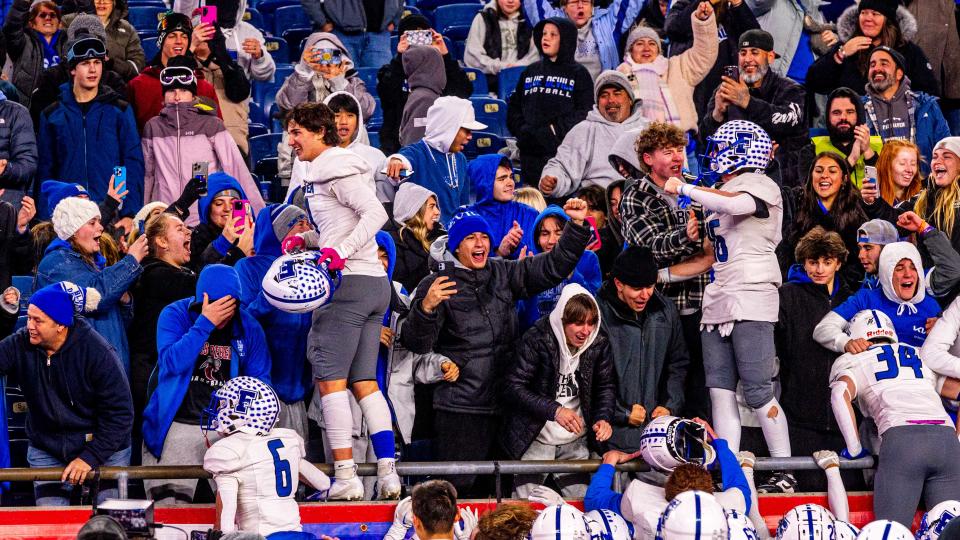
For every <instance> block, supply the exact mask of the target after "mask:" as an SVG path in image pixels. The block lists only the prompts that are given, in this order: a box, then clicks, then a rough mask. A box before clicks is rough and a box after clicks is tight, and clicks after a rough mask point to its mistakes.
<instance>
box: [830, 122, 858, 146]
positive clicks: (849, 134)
mask: <svg viewBox="0 0 960 540" xmlns="http://www.w3.org/2000/svg"><path fill="white" fill-rule="evenodd" d="M844 127H846V129H845V130H841V129H840V127H839V126H835V125H833V124H829V123H828V124H827V133H829V134H830V140H833V141H837V142H841V143H844V144H847V143H852V142H853V139H854V133H853V126H851V125H849V124H844Z"/></svg>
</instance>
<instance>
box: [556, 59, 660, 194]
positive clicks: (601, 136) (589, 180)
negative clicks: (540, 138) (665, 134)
mask: <svg viewBox="0 0 960 540" xmlns="http://www.w3.org/2000/svg"><path fill="white" fill-rule="evenodd" d="M611 85H615V86H619V87H620V88H623V89H624V90H626V92H627V94H628V95H629V96H630V102H631V105H630V107H631V108H632V110H631V112H630V115H629V116H627V118H626V119H625V120H624V121H623V122H611V121H610V120H607V119H606V118H605V117H604V116H603V114H601V113H600V109H599V106H597V105H595V106H594V107H593V109H591V110H590V112H589V113H588V114H587V118H586V119H585V120H584V121H583V122H580V123H579V124H577V125H576V126H574V127H573V129H571V130H570V132H569V133H567V136H566V137H564V138H563V144H561V145H560V147H559V148H557V153H556V155H555V156H553V157H552V158H550V161H548V162H547V165H546V167H544V168H543V173H542V176H553V177H554V178H556V179H557V187H556V188H555V189H554V192H553V196H554V197H565V196H568V195H573V194H574V193H576V192H577V191H578V190H579V189H580V187H581V186H594V185H597V186H600V187H602V188H604V189H606V187H607V186H608V185H610V182H613V181H614V180H616V179H617V178H621V176H620V173H619V172H617V170H616V169H614V168H613V167H612V166H611V165H610V159H609V155H610V148H612V147H613V146H614V144H615V143H616V142H617V139H619V138H620V136H621V135H622V134H623V133H624V132H626V131H630V130H635V129H644V128H646V127H647V123H648V120H647V119H646V118H644V116H643V109H642V108H641V107H640V106H639V102H636V104H637V106H635V105H634V103H635V102H634V99H633V87H632V86H631V85H630V82H629V81H628V80H627V77H626V76H625V75H624V74H623V73H620V72H617V71H605V72H603V73H601V74H600V76H599V77H597V82H596V83H594V85H593V94H594V98H597V99H599V96H600V90H601V89H603V88H604V87H607V86H611Z"/></svg>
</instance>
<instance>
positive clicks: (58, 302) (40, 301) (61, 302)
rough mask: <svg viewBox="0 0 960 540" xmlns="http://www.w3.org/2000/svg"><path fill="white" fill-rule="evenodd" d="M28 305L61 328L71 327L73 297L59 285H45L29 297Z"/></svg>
mask: <svg viewBox="0 0 960 540" xmlns="http://www.w3.org/2000/svg"><path fill="white" fill-rule="evenodd" d="M30 304H31V305H34V306H36V307H37V308H38V309H39V310H40V311H42V312H44V313H46V314H47V316H48V317H50V318H51V319H53V322H55V323H57V324H62V325H63V326H73V310H74V304H73V296H71V295H70V293H68V292H67V291H65V290H64V289H63V287H62V286H61V285H60V284H59V283H54V284H53V285H47V286H46V287H44V288H42V289H40V290H38V291H35V292H34V293H33V296H31V297H30Z"/></svg>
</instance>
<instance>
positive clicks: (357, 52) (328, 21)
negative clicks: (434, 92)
mask: <svg viewBox="0 0 960 540" xmlns="http://www.w3.org/2000/svg"><path fill="white" fill-rule="evenodd" d="M300 4H301V5H302V6H303V10H304V11H305V12H306V13H307V15H309V16H310V18H311V19H312V20H313V27H314V28H317V29H320V31H321V32H333V33H334V34H336V35H337V37H338V38H340V41H342V42H343V43H344V45H346V47H347V49H348V51H349V55H350V58H353V59H354V60H355V61H356V62H357V66H358V67H372V68H379V67H380V66H382V65H384V64H386V63H387V62H389V61H390V33H391V32H393V31H394V30H395V29H396V28H397V25H398V24H399V23H400V17H401V16H402V15H403V2H402V1H401V0H384V1H378V2H367V1H364V0H346V1H342V2H335V3H334V2H326V3H325V2H323V1H322V0H320V1H319V2H318V1H317V0H301V2H300ZM400 33H401V34H403V27H402V26H401V28H400Z"/></svg>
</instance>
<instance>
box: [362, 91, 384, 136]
mask: <svg viewBox="0 0 960 540" xmlns="http://www.w3.org/2000/svg"><path fill="white" fill-rule="evenodd" d="M373 99H374V101H376V102H377V108H376V109H374V110H373V116H371V117H370V118H367V119H366V121H365V122H364V123H365V124H366V126H367V130H369V131H380V128H381V127H382V126H383V107H382V106H381V105H380V98H378V97H374V98H373Z"/></svg>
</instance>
